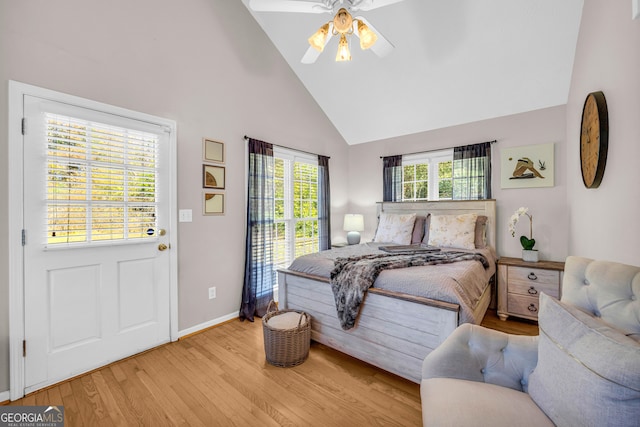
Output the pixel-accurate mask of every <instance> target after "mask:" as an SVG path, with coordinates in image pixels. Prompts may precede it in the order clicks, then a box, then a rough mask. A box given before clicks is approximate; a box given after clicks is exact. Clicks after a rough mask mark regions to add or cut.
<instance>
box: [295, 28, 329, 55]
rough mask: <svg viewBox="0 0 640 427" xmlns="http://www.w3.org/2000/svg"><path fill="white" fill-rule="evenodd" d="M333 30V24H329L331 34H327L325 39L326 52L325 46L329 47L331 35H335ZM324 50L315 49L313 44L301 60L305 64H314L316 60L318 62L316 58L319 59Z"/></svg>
mask: <svg viewBox="0 0 640 427" xmlns="http://www.w3.org/2000/svg"><path fill="white" fill-rule="evenodd" d="M332 32H333V25H329V34H327V40H325V42H324V47H323V51H322V52H324V48H325V47H327V45H328V44H329V40H331V37H332V36H333V35H332ZM322 52H319V51H317V50H316V49H314V48H313V47H312V46H309V49H307V51H306V52H305V54H304V56H303V57H302V60H301V61H300V62H302V63H303V64H313V63H314V62H316V59H318V57H319V56H320V54H321V53H322Z"/></svg>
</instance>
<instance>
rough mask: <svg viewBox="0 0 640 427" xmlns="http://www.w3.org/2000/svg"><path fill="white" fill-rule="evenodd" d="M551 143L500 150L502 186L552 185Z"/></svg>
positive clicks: (553, 166)
mask: <svg viewBox="0 0 640 427" xmlns="http://www.w3.org/2000/svg"><path fill="white" fill-rule="evenodd" d="M553 146H554V144H553V143H549V144H538V145H526V146H522V147H509V148H503V149H502V150H500V184H501V187H502V188H527V187H553V186H554V170H555V165H554V162H553Z"/></svg>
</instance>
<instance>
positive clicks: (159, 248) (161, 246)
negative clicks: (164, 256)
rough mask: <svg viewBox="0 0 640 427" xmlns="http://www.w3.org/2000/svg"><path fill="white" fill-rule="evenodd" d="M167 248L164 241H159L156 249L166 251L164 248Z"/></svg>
mask: <svg viewBox="0 0 640 427" xmlns="http://www.w3.org/2000/svg"><path fill="white" fill-rule="evenodd" d="M167 248H168V246H167V245H165V244H164V243H160V244H159V245H158V250H159V251H166V250H167Z"/></svg>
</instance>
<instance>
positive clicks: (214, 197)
mask: <svg viewBox="0 0 640 427" xmlns="http://www.w3.org/2000/svg"><path fill="white" fill-rule="evenodd" d="M202 206H203V212H202V213H203V214H204V215H224V194H223V193H213V192H208V191H205V192H204V193H203V197H202Z"/></svg>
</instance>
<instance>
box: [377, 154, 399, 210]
mask: <svg viewBox="0 0 640 427" xmlns="http://www.w3.org/2000/svg"><path fill="white" fill-rule="evenodd" d="M382 181H383V190H382V201H384V202H398V201H400V200H402V156H401V155H399V156H387V157H383V158H382Z"/></svg>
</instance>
